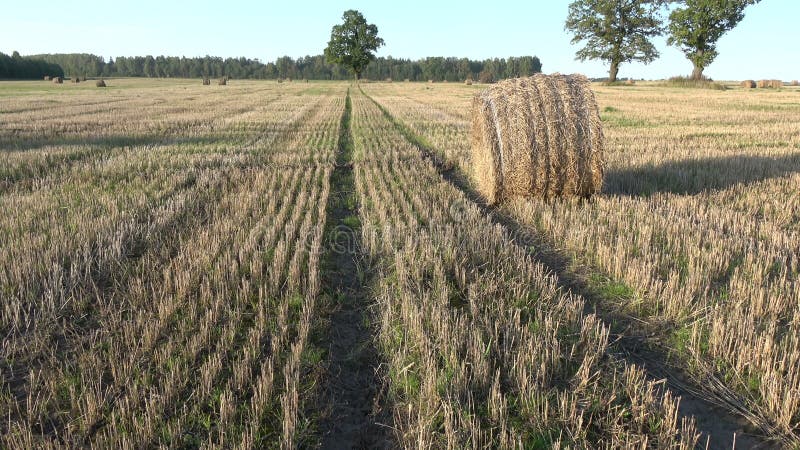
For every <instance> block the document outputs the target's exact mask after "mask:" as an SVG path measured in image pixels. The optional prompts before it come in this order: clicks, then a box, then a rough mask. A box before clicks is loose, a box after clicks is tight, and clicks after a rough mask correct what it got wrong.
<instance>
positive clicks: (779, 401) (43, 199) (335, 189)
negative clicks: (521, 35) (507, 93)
mask: <svg viewBox="0 0 800 450" xmlns="http://www.w3.org/2000/svg"><path fill="white" fill-rule="evenodd" d="M197 81H198V80H197V79H186V80H177V79H169V80H167V79H161V80H143V79H142V80H135V79H114V80H113V83H111V84H110V85H111V87H110V88H108V89H97V88H96V87H95V86H93V85H91V84H87V83H79V84H70V85H68V86H56V85H54V84H53V83H42V82H41V81H38V80H37V81H31V82H0V207H2V209H3V210H4V212H5V213H4V214H3V215H0V244H1V245H0V294H1V295H2V298H3V305H2V309H0V332H2V335H3V336H4V340H3V344H2V347H0V352H2V357H3V359H2V361H3V364H2V365H1V366H0V375H2V383H3V384H2V389H0V417H2V418H3V420H0V447H2V448H13V449H17V448H19V449H22V448H26V449H27V448H75V447H91V448H156V447H166V448H175V447H179V448H199V447H204V448H232V447H236V448H279V447H280V448H375V447H378V448H396V447H401V448H469V447H477V448H516V447H518V446H522V447H524V448H553V447H569V448H677V449H681V448H683V449H691V448H695V446H697V445H699V446H700V447H701V448H705V447H706V445H707V444H708V447H709V448H713V449H717V448H719V449H723V448H724V449H729V448H731V446H732V444H733V442H734V441H735V442H736V444H737V448H752V447H755V446H761V448H773V447H774V448H781V447H784V448H792V447H793V446H797V445H798V443H800V434H798V431H797V427H798V424H800V395H798V394H799V393H800V348H798V346H799V345H800V341H798V336H800V310H798V308H797V304H798V299H800V285H798V283H799V282H798V277H800V244H798V243H800V200H798V199H800V196H799V195H798V186H800V138H799V137H798V136H800V124H799V123H798V122H797V120H796V119H795V118H796V117H797V116H798V115H800V107H798V103H797V99H796V96H797V92H796V90H793V89H791V88H789V89H780V90H776V89H771V90H761V89H755V90H749V89H748V90H745V89H731V90H727V91H711V90H709V91H705V90H703V91H702V92H699V91H698V90H687V89H677V88H667V87H656V86H651V85H649V84H648V83H647V82H638V83H637V84H636V86H635V87H634V88H626V89H620V88H616V87H613V86H609V87H604V86H600V85H597V84H593V85H592V86H591V88H592V89H593V91H594V95H595V96H596V101H597V104H598V106H599V114H600V116H599V117H600V119H601V121H602V126H603V132H604V135H605V144H604V147H605V148H604V155H605V174H604V180H603V187H602V190H601V191H600V192H598V193H597V194H596V195H594V196H593V197H592V199H591V201H586V200H580V199H577V198H576V199H558V200H555V201H553V200H550V201H546V200H543V199H537V198H512V199H509V200H499V201H498V202H497V203H496V204H495V205H491V206H490V205H488V204H486V202H485V201H484V200H483V199H482V198H481V197H480V195H478V194H477V191H478V189H477V186H476V185H475V183H474V182H473V181H472V178H471V177H470V176H469V174H470V170H471V168H472V156H471V143H470V142H471V141H470V139H471V136H470V133H471V126H472V122H471V121H472V116H471V104H472V101H473V97H474V95H475V93H476V92H479V90H480V88H479V87H478V86H470V85H468V84H462V83H436V86H435V88H431V86H430V85H429V84H428V83H424V82H423V83H410V82H409V83H369V84H361V85H352V84H350V83H346V82H314V81H311V82H308V83H288V82H287V83H281V84H279V83H274V82H266V81H262V82H260V81H249V80H244V79H242V80H239V79H238V78H237V80H236V82H235V83H230V84H229V85H228V86H227V87H226V88H224V89H210V88H208V87H206V86H204V85H203V84H205V83H198V82H197ZM483 87H485V86H483Z"/></svg>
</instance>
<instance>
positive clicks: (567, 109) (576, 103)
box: [471, 74, 604, 204]
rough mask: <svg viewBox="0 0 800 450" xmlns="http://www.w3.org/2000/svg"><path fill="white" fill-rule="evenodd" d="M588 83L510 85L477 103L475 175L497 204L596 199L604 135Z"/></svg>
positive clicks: (574, 78)
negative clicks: (529, 199) (516, 200)
mask: <svg viewBox="0 0 800 450" xmlns="http://www.w3.org/2000/svg"><path fill="white" fill-rule="evenodd" d="M590 86H591V85H590V82H589V80H588V79H587V78H586V77H585V76H583V75H559V74H555V75H543V74H536V75H534V76H532V77H527V78H514V79H510V80H505V81H502V82H500V83H498V84H495V85H494V86H492V87H490V88H488V89H486V90H484V91H482V92H480V93H478V94H477V95H475V97H474V99H473V102H472V158H471V174H472V178H473V180H474V181H475V184H476V186H477V188H478V191H479V192H480V193H481V194H482V195H483V197H484V198H485V199H486V200H487V202H489V203H490V204H494V203H497V202H500V201H503V200H505V199H507V198H512V197H539V198H544V199H553V198H558V197H572V196H581V197H590V196H591V195H593V194H595V193H597V192H600V189H601V187H602V184H603V170H604V159H603V129H602V125H601V122H600V115H599V112H598V109H597V102H596V101H595V97H594V93H593V92H592V90H591V87H590Z"/></svg>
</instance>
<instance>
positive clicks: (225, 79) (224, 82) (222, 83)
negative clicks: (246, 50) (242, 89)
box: [217, 77, 228, 86]
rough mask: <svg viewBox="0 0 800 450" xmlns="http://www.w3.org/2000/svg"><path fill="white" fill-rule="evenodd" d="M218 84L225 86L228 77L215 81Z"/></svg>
mask: <svg viewBox="0 0 800 450" xmlns="http://www.w3.org/2000/svg"><path fill="white" fill-rule="evenodd" d="M217 84H219V85H220V86H227V85H228V77H222V78H220V79H219V81H218V82H217Z"/></svg>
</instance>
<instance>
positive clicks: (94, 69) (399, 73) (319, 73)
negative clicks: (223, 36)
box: [31, 53, 542, 81]
mask: <svg viewBox="0 0 800 450" xmlns="http://www.w3.org/2000/svg"><path fill="white" fill-rule="evenodd" d="M31 58H38V59H42V60H44V61H47V62H49V63H53V64H58V65H59V66H61V67H62V68H63V69H64V72H65V73H66V74H67V75H68V76H90V77H150V78H200V77H213V78H216V77H223V76H228V77H230V78H235V79H244V78H253V79H277V78H294V79H302V78H305V79H310V80H346V79H350V78H352V74H351V73H350V72H348V71H347V70H346V69H344V68H342V67H340V66H337V65H334V64H329V63H328V62H327V61H326V60H325V57H324V56H323V55H317V56H305V57H301V58H297V59H294V58H291V57H288V56H284V57H281V58H278V59H277V60H276V61H274V62H268V63H262V62H261V61H259V60H258V59H248V58H224V59H223V58H219V57H214V56H205V57H199V58H186V57H176V56H155V57H153V56H134V57H123V56H120V57H118V58H116V59H113V58H109V60H108V61H106V60H105V59H104V58H103V57H101V56H97V55H92V54H86V53H70V54H45V55H33V56H31ZM541 71H542V64H541V62H540V61H539V58H537V57H536V56H522V57H511V58H494V59H487V60H483V61H473V60H470V59H467V58H442V57H430V58H425V59H421V60H416V61H415V60H410V59H397V58H392V57H381V58H377V59H376V60H375V61H373V62H371V63H370V65H369V66H368V67H367V69H366V70H365V71H364V73H363V74H362V76H363V77H365V78H369V79H373V80H383V79H386V78H392V79H395V80H405V79H409V80H412V81H425V80H436V81H444V80H447V81H460V80H465V79H467V78H472V79H476V80H478V79H480V80H481V81H494V80H498V79H502V78H510V77H515V76H526V75H531V74H533V73H536V72H541Z"/></svg>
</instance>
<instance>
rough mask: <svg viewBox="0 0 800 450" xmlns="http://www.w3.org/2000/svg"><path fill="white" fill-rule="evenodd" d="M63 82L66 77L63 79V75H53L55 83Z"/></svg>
mask: <svg viewBox="0 0 800 450" xmlns="http://www.w3.org/2000/svg"><path fill="white" fill-rule="evenodd" d="M63 82H64V79H63V78H61V77H53V83H55V84H61V83H63Z"/></svg>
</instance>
